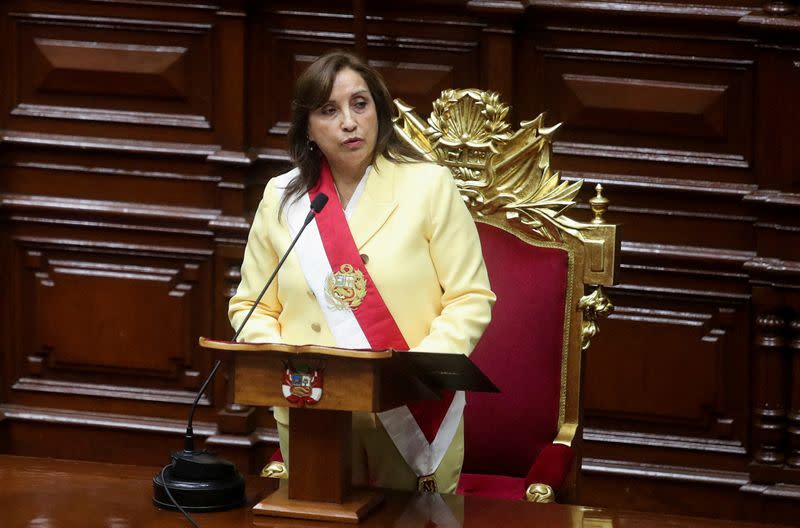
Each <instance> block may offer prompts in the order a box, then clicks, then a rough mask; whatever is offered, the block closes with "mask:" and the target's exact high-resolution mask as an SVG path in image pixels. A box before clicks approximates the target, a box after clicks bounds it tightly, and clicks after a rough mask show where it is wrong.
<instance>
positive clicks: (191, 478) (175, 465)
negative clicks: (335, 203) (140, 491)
mask: <svg viewBox="0 0 800 528" xmlns="http://www.w3.org/2000/svg"><path fill="white" fill-rule="evenodd" d="M327 202H328V197H327V196H326V195H325V194H323V193H320V194H318V195H317V196H316V197H315V198H314V200H313V201H312V202H311V211H309V213H308V215H306V218H305V220H304V222H303V226H302V227H301V228H300V230H299V231H298V232H297V235H295V237H294V239H293V240H292V243H291V244H290V245H289V248H288V249H287V250H286V252H285V253H284V254H283V257H281V260H280V261H279V262H278V265H277V266H275V270H274V271H273V272H272V275H270V277H269V279H267V282H266V283H265V284H264V288H263V289H262V290H261V293H260V294H259V295H258V297H257V298H256V300H255V301H254V302H253V305H252V306H251V307H250V310H249V311H248V312H247V315H246V316H245V318H244V320H243V321H242V324H240V325H239V328H238V329H237V330H236V333H235V334H234V335H233V339H232V341H234V342H236V340H237V339H238V338H239V334H241V332H242V329H243V328H244V325H245V324H246V323H247V321H249V320H250V316H251V315H253V312H254V311H255V309H256V307H257V306H258V303H260V302H261V299H262V297H264V294H265V293H267V289H269V286H270V284H272V281H273V280H275V276H276V275H277V274H278V271H279V270H280V269H281V267H282V266H283V263H284V262H285V261H286V259H287V257H288V256H289V253H290V252H291V251H292V249H293V248H294V246H295V244H296V243H297V241H298V240H299V238H300V235H302V234H303V231H305V229H306V226H308V224H310V223H311V221H312V220H313V219H314V216H315V215H316V214H317V213H319V212H320V211H321V210H322V208H323V207H325V204H326V203H327ZM220 365H222V361H221V360H219V359H218V360H216V362H215V363H214V367H213V368H212V369H211V372H210V373H209V374H208V377H207V378H206V380H205V382H204V383H203V385H202V386H201V387H200V390H199V391H197V396H195V399H194V402H193V403H192V407H191V409H190V410H189V419H188V421H187V425H186V435H185V437H184V446H183V450H182V451H180V452H176V453H173V454H172V457H171V462H170V463H169V464H167V465H166V466H164V468H163V469H162V470H161V471H160V472H159V473H158V474H156V476H155V477H153V503H154V504H155V505H156V506H158V507H160V508H165V509H168V510H180V511H181V513H183V514H184V515H185V516H186V517H187V519H188V520H189V521H190V522H191V523H192V524H193V525H194V526H197V524H196V523H195V522H194V520H193V519H192V518H191V516H190V515H189V514H188V513H187V512H188V511H199V512H211V511H222V510H229V509H231V508H236V507H237V506H240V505H241V504H243V503H244V500H245V495H244V477H243V476H242V474H241V473H239V472H238V471H237V470H236V466H234V464H233V463H232V462H229V461H228V460H225V459H224V458H221V457H218V456H216V455H214V454H212V453H210V452H209V451H207V450H205V449H204V450H202V451H198V450H195V448H194V432H193V430H192V422H193V420H194V411H195V409H196V408H197V404H198V402H199V401H200V398H201V397H202V395H203V393H205V391H206V388H208V385H209V384H210V383H211V381H212V380H213V379H214V376H215V375H216V373H217V370H219V367H220Z"/></svg>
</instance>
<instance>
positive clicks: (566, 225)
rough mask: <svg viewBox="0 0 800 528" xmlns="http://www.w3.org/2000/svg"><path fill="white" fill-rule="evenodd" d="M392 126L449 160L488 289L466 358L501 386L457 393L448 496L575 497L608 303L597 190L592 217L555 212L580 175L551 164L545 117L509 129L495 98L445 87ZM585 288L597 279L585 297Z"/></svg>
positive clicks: (610, 242)
mask: <svg viewBox="0 0 800 528" xmlns="http://www.w3.org/2000/svg"><path fill="white" fill-rule="evenodd" d="M395 104H396V106H397V109H398V117H397V118H396V119H395V129H396V130H397V132H398V133H399V134H400V135H401V136H402V137H403V138H404V139H405V140H406V141H407V142H408V143H409V144H410V145H412V146H413V147H414V148H416V149H417V151H418V152H420V153H421V154H422V155H423V156H425V157H426V158H427V159H429V160H431V161H434V162H436V163H439V164H442V165H445V166H447V167H449V168H450V169H451V171H452V173H453V177H454V178H455V181H456V183H457V185H458V188H459V190H460V192H461V195H462V197H463V198H464V202H465V203H466V204H467V207H468V208H469V210H470V212H471V213H472V215H473V217H474V218H475V222H476V223H477V227H478V232H479V234H480V238H481V245H482V248H483V254H484V259H485V261H486V266H487V269H488V272H489V279H490V282H491V285H492V289H493V290H494V291H495V293H496V294H497V303H496V305H495V308H494V311H493V314H492V322H491V324H490V325H489V327H488V328H487V330H486V333H485V334H484V335H483V337H482V339H481V341H480V343H479V344H478V346H477V348H476V349H475V351H474V352H473V353H472V356H471V358H472V360H473V361H474V362H475V363H476V364H477V365H478V366H479V367H480V368H481V369H482V370H483V371H484V372H485V373H486V374H487V375H488V376H489V377H490V378H491V379H492V380H493V381H494V383H495V384H496V385H497V386H498V387H499V388H500V389H501V391H502V392H501V393H500V394H486V393H467V407H466V409H465V417H464V420H465V426H464V427H465V459H464V469H463V473H462V476H461V480H460V482H459V488H458V492H459V493H462V494H470V495H484V496H491V497H504V498H511V499H523V498H527V499H528V500H532V501H536V502H550V501H552V500H554V498H555V497H556V496H557V497H558V498H559V500H562V501H567V502H569V501H571V500H574V499H575V496H576V488H577V477H578V472H579V469H580V448H579V445H578V444H579V442H580V438H581V397H580V392H581V391H580V389H581V359H582V354H583V351H584V350H586V349H587V347H588V346H589V341H590V339H591V338H592V336H594V335H595V334H596V333H597V331H598V326H597V323H598V318H599V317H601V316H603V315H606V314H607V313H608V312H609V311H610V310H611V309H612V306H611V303H610V302H609V300H608V299H607V298H606V296H605V294H604V292H603V289H602V286H607V285H611V284H613V282H614V280H615V275H616V270H617V268H618V262H617V259H618V253H619V239H618V236H617V226H615V225H611V224H608V223H606V222H605V220H604V219H603V213H604V212H605V210H606V208H607V205H608V200H606V199H605V198H604V197H603V196H602V194H601V190H602V189H601V187H600V186H599V185H598V186H597V188H596V191H597V196H596V197H594V198H593V199H591V200H590V205H591V208H592V210H593V211H594V219H593V220H591V221H590V222H588V223H581V222H577V221H575V220H572V219H570V218H569V217H568V216H566V215H565V214H564V212H565V211H566V210H568V209H569V208H570V207H571V206H573V205H574V204H575V201H574V200H575V197H576V195H577V194H578V192H579V191H580V189H581V186H582V184H583V182H582V181H577V182H573V183H569V182H564V181H561V180H560V178H559V174H558V173H557V172H553V171H552V170H551V168H550V152H551V138H552V135H553V133H554V132H555V131H556V129H557V128H558V125H556V126H553V127H550V128H546V127H544V126H543V125H544V124H543V121H544V116H543V115H540V116H539V117H537V118H536V119H534V120H533V121H527V122H523V123H521V124H520V128H519V130H517V131H513V130H512V129H511V126H510V125H509V124H508V123H507V122H506V120H505V117H506V115H507V113H508V106H506V105H505V104H503V103H502V102H501V101H500V99H499V96H498V95H497V94H496V93H489V92H484V91H480V90H445V91H444V92H442V95H441V97H440V98H439V99H437V100H436V101H435V102H434V103H433V112H432V113H431V115H430V117H428V119H427V120H423V119H421V118H420V117H419V116H418V115H417V114H415V113H414V110H413V108H411V107H409V106H408V105H406V104H405V103H403V102H402V101H400V100H396V101H395ZM588 285H596V286H595V287H594V288H592V289H591V292H587V286H588Z"/></svg>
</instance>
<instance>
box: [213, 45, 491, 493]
mask: <svg viewBox="0 0 800 528" xmlns="http://www.w3.org/2000/svg"><path fill="white" fill-rule="evenodd" d="M289 144H290V153H291V156H292V159H293V160H294V162H295V164H296V165H297V168H295V169H294V170H292V171H290V172H288V173H286V174H283V175H281V176H278V177H276V178H273V179H272V180H270V182H269V183H268V184H267V187H266V189H265V191H264V197H263V199H262V201H261V203H260V205H259V208H258V211H257V213H256V216H255V218H254V221H253V226H252V228H251V230H250V235H249V238H248V241H247V247H246V249H245V256H244V261H243V263H242V280H241V283H240V284H239V288H238V290H237V292H236V295H235V296H234V297H233V298H232V299H231V302H230V308H229V316H230V319H231V323H232V325H233V327H234V328H238V326H239V325H240V324H241V322H242V320H243V319H244V317H245V314H246V313H247V311H248V310H249V309H250V307H251V306H252V304H253V302H254V300H255V298H256V297H257V296H258V294H259V292H260V291H261V289H262V288H263V284H264V281H265V280H266V278H267V277H268V276H269V275H270V273H271V272H272V270H273V269H274V267H275V265H276V264H277V261H278V259H279V258H280V256H281V255H283V253H284V252H285V251H286V249H287V248H288V247H289V244H290V243H291V240H292V238H293V237H294V235H295V234H296V233H297V231H298V229H299V228H300V226H301V225H302V221H303V219H304V218H305V216H306V214H307V212H308V210H309V203H310V200H312V199H313V198H314V196H316V195H317V194H318V193H320V192H322V193H325V194H327V195H328V196H329V198H330V202H329V203H328V204H327V206H326V207H325V209H324V210H323V211H322V212H321V213H320V214H318V215H317V217H316V221H315V222H312V223H311V224H310V225H309V226H308V229H307V230H306V232H304V233H303V235H302V236H301V237H300V239H299V241H298V243H297V245H296V246H295V248H294V250H293V252H292V254H291V255H290V256H289V258H288V259H287V261H286V263H285V265H284V266H283V268H282V269H281V270H280V272H279V273H278V276H277V279H276V280H275V282H274V283H273V284H272V285H271V286H270V288H269V289H268V290H267V292H266V294H265V295H264V297H263V298H262V301H261V303H260V304H259V306H258V307H257V308H256V310H255V311H254V313H253V315H252V317H251V319H250V321H249V322H248V323H247V325H246V326H245V328H244V330H243V331H242V333H241V334H240V339H241V340H243V341H250V342H284V343H291V344H310V343H314V344H321V345H331V346H339V347H345V348H377V349H381V348H394V349H397V350H408V349H411V350H418V351H426V352H451V353H454V352H457V353H463V354H469V353H470V352H471V351H472V349H473V348H474V346H475V344H476V343H477V341H478V339H479V338H480V336H481V334H482V333H483V330H484V328H485V327H486V325H487V324H488V323H489V320H490V318H491V307H492V305H493V303H494V300H495V297H494V294H493V293H492V292H491V290H490V289H489V281H488V277H487V274H486V268H485V266H484V262H483V256H482V254H481V248H480V243H479V240H478V234H477V230H476V229H475V225H474V222H473V220H472V218H471V216H470V214H469V212H468V211H467V209H466V207H465V206H464V204H463V202H462V200H461V198H460V196H459V194H458V190H457V188H456V186H455V183H454V182H453V179H452V176H451V175H450V173H449V171H448V170H447V169H445V168H442V167H439V166H437V165H434V164H431V163H423V162H421V161H420V160H419V156H418V155H417V154H416V153H415V152H414V151H413V150H412V149H411V148H410V147H408V146H406V145H405V144H404V143H403V142H402V141H401V140H400V139H399V138H398V137H397V136H396V135H395V133H394V129H393V126H392V102H391V98H390V96H389V93H388V91H387V89H386V87H385V85H384V84H383V81H382V80H381V78H380V76H379V74H378V73H377V72H375V71H374V70H373V69H371V68H370V67H369V66H367V65H365V64H364V63H362V62H361V61H360V60H359V59H357V58H356V57H354V56H353V55H350V54H347V53H344V52H333V53H329V54H327V55H325V56H323V57H321V58H319V59H318V60H317V61H315V62H314V63H313V64H312V65H311V66H310V67H309V68H308V69H307V70H306V71H305V72H304V73H303V74H302V75H301V76H300V78H299V79H298V81H297V84H296V87H295V99H294V102H293V119H292V125H291V128H290V130H289ZM463 405H464V396H463V393H456V394H455V395H448V397H447V398H444V399H443V401H442V402H436V403H433V404H429V403H424V404H423V403H419V404H414V405H411V408H410V409H409V408H408V407H405V406H404V407H401V408H398V409H393V410H391V411H387V412H385V413H380V414H378V415H373V414H368V413H355V414H354V417H353V442H354V448H353V472H354V476H353V480H354V483H356V484H370V485H375V486H380V487H387V488H397V489H417V487H418V486H420V485H422V483H425V486H426V487H428V488H430V487H435V488H437V489H438V490H439V491H442V492H453V491H454V490H455V487H456V484H457V482H458V477H459V474H460V471H461V463H462V460H463V420H462V419H461V417H462V411H463ZM288 415H289V413H288V409H286V408H276V409H275V419H276V421H277V423H278V431H279V434H280V443H281V452H282V453H283V455H284V460H285V461H286V463H287V465H288V463H289V460H287V459H286V457H287V455H288V453H289V450H288V441H289V438H288V427H287V424H288V418H289V416H288Z"/></svg>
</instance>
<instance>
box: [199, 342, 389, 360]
mask: <svg viewBox="0 0 800 528" xmlns="http://www.w3.org/2000/svg"><path fill="white" fill-rule="evenodd" d="M200 346H201V347H203V348H212V349H215V350H227V351H232V352H235V351H238V352H283V353H285V354H298V355H299V354H311V355H314V354H316V355H321V356H331V357H346V358H358V359H385V358H390V357H392V354H393V353H394V351H393V350H371V349H353V348H339V347H330V346H323V345H287V344H285V343H245V342H239V343H234V342H232V341H221V340H217V339H208V338H207V337H201V338H200Z"/></svg>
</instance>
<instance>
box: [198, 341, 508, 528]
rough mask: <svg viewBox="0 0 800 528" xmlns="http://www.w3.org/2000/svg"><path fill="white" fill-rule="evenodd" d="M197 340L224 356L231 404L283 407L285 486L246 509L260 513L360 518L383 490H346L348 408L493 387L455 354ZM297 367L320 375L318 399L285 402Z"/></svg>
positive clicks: (382, 406)
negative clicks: (286, 441) (290, 372)
mask: <svg viewBox="0 0 800 528" xmlns="http://www.w3.org/2000/svg"><path fill="white" fill-rule="evenodd" d="M200 345H201V346H203V347H205V348H210V349H215V350H223V351H227V353H228V354H229V355H230V359H231V360H232V363H233V399H234V402H235V403H238V404H242V405H253V406H275V407H289V434H290V437H291V442H290V446H289V460H290V463H291V469H290V471H289V483H288V486H280V487H279V489H278V490H276V491H275V492H273V493H272V494H271V495H269V496H268V497H267V498H265V499H264V500H262V501H261V502H259V503H258V504H257V505H256V506H255V507H254V508H253V512H254V513H256V514H259V515H273V516H279V517H292V518H301V519H315V520H326V521H338V522H351V523H357V522H359V520H360V519H362V518H363V517H364V516H365V515H366V514H367V513H368V512H369V511H370V510H371V509H372V508H373V507H375V506H377V505H378V504H380V502H381V500H382V499H383V495H382V494H381V492H380V490H375V489H352V486H351V482H352V480H351V479H352V465H351V460H350V459H351V451H350V449H351V413H352V412H353V411H365V412H380V411H385V410H389V409H392V408H395V407H398V406H400V405H404V404H405V403H406V402H409V401H412V400H430V399H438V398H439V391H440V390H442V389H453V390H479V391H497V388H496V387H495V386H494V384H492V382H491V381H489V380H488V378H486V377H485V376H484V375H483V373H481V372H480V370H479V369H478V368H477V367H476V366H475V365H474V364H473V363H472V362H471V361H469V358H467V357H466V356H464V355H461V354H433V353H421V352H396V351H391V350H380V351H377V350H350V349H342V348H332V347H324V346H316V345H304V346H294V345H283V344H270V343H232V342H229V341H215V340H210V339H206V338H202V337H201V338H200ZM303 367H305V370H306V371H307V372H313V371H316V372H317V373H321V374H322V378H321V379H322V387H321V397H320V398H319V400H318V401H316V402H313V400H312V401H311V403H305V402H298V403H295V404H292V403H290V402H289V401H288V400H287V396H286V393H287V392H289V389H287V382H289V381H290V380H288V379H287V368H289V369H290V370H291V369H295V368H297V369H301V368H303ZM304 394H310V393H309V391H306V392H305V393H304ZM306 401H308V399H307V400H306Z"/></svg>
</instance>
